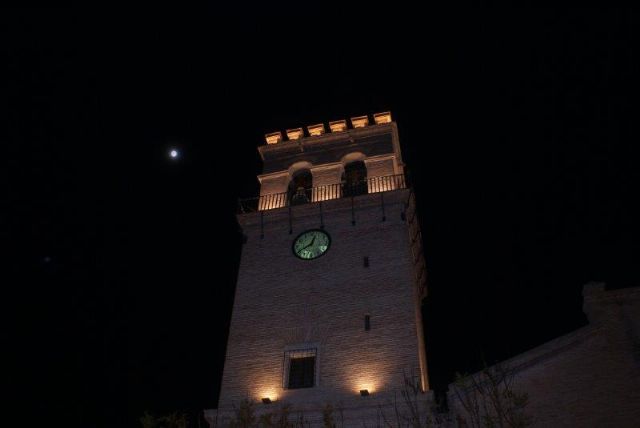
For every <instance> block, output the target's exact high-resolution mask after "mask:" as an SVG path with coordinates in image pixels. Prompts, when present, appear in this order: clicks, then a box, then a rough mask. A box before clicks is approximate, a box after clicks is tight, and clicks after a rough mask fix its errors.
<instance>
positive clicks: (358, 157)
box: [340, 152, 367, 167]
mask: <svg viewBox="0 0 640 428" xmlns="http://www.w3.org/2000/svg"><path fill="white" fill-rule="evenodd" d="M366 158H367V155H365V154H364V153H362V152H351V153H348V154H346V155H344V156H342V158H341V159H340V163H342V166H343V167H344V166H345V165H347V164H349V163H351V162H354V161H364V160H365V159H366Z"/></svg>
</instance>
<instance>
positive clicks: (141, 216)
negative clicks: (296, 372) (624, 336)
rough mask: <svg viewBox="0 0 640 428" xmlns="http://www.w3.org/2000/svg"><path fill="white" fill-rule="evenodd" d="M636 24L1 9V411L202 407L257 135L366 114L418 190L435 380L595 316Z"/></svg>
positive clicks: (626, 268) (226, 316)
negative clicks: (595, 285)
mask: <svg viewBox="0 0 640 428" xmlns="http://www.w3.org/2000/svg"><path fill="white" fill-rule="evenodd" d="M637 18H638V16H637V14H633V13H632V12H630V11H629V10H624V9H623V10H616V11H610V10H590V11H550V10H535V11H532V10H519V11H508V12H507V11H505V10H484V9H465V8H464V7H462V6H461V5H457V6H456V7H455V8H454V7H451V8H446V7H431V8H427V10H425V11H420V12H419V11H417V10H411V9H407V10H388V9H386V8H384V6H376V7H374V6H373V5H372V4H371V5H370V6H369V7H368V8H367V9H365V10H355V9H354V10H346V9H345V8H333V7H330V6H328V5H326V6H317V8H311V7H309V8H300V7H299V6H298V7H297V8H296V9H285V8H284V7H283V8H281V9H280V10H276V9H254V8H253V7H252V6H249V4H239V5H238V6H237V7H235V9H234V8H231V9H227V10H221V9H219V8H218V7H217V6H215V5H214V4H213V3H212V4H211V5H210V6H208V7H203V6H200V7H199V8H193V9H188V10H187V9H184V10H174V9H171V10H169V9H165V10H159V9H147V10H136V11H133V10H129V9H122V10H103V11H98V10H95V11H94V10H92V11H88V10H87V11H81V10H75V9H74V10H71V9H70V10H60V9H56V10H37V11H33V10H17V11H16V10H13V11H5V12H3V13H2V27H3V29H4V36H3V38H2V40H3V52H2V53H3V62H4V64H5V65H4V67H3V68H4V69H5V70H8V78H5V79H3V90H2V93H3V97H2V98H3V100H4V101H5V102H4V103H3V105H2V109H3V115H2V116H3V119H4V120H3V122H4V124H5V125H4V126H2V134H1V135H2V148H3V150H4V155H3V156H2V157H1V158H2V161H1V162H2V163H1V165H2V167H1V169H0V171H1V173H2V180H1V181H2V186H1V187H0V188H1V189H2V195H3V197H2V207H3V208H2V210H1V212H0V226H1V233H2V241H3V243H4V244H5V245H3V246H4V247H5V249H8V252H9V253H10V257H9V258H7V259H5V262H8V263H7V268H5V269H4V272H5V275H3V277H2V278H1V279H0V283H1V284H2V285H3V287H2V288H3V291H4V294H5V299H4V305H3V306H5V311H3V312H4V313H5V314H8V315H10V321H9V322H8V324H7V325H9V326H10V327H11V328H10V329H9V339H10V342H9V343H11V344H12V346H10V347H9V348H10V349H12V350H18V352H17V353H15V357H13V359H12V360H11V365H9V366H7V367H8V368H9V369H8V370H7V371H8V374H7V375H6V376H8V378H9V381H10V384H11V385H12V386H11V388H12V390H13V391H14V394H13V395H14V397H15V398H17V399H18V401H22V402H23V405H24V407H15V408H14V410H13V412H14V413H15V415H19V416H20V418H23V419H24V418H28V419H32V418H37V417H46V418H50V420H54V421H64V424H63V425H64V426H66V427H134V426H137V418H138V417H140V416H141V415H142V413H143V412H144V410H149V411H152V412H155V413H156V414H158V413H166V412H170V411H184V412H188V413H189V414H190V415H192V420H193V419H194V418H195V416H193V415H197V413H198V411H200V410H202V409H203V408H212V407H215V405H216V403H217V397H218V393H219V384H220V378H221V375H222V362H223V360H224V353H225V346H226V339H227V330H228V327H229V320H230V316H231V307H232V303H233V293H234V287H235V280H236V275H237V269H238V263H239V255H240V250H241V235H240V233H239V229H238V226H237V224H236V221H235V213H236V208H237V199H238V198H239V197H248V196H255V195H256V194H257V192H258V183H257V180H256V178H255V176H256V175H257V174H259V173H260V167H261V166H260V160H259V156H258V153H257V150H256V147H257V146H258V145H260V144H262V143H263V141H264V140H263V135H264V133H266V132H271V131H275V130H284V129H285V128H292V127H298V126H306V125H309V124H313V123H318V122H325V123H326V122H328V121H330V120H336V119H342V118H348V117H352V116H358V115H362V114H372V113H375V112H379V111H386V110H390V111H391V112H392V115H393V117H394V119H395V120H396V121H397V123H398V127H399V132H400V141H401V145H402V150H403V156H404V160H405V162H406V164H407V169H408V171H409V172H410V175H411V181H412V183H413V186H414V189H415V193H416V197H417V201H418V209H419V212H420V217H421V224H422V229H423V235H424V248H425V252H426V254H425V257H426V260H427V266H428V271H429V292H430V295H429V298H428V299H427V301H426V303H425V306H424V311H423V312H424V319H425V329H426V335H427V353H428V363H429V375H430V379H431V384H432V388H434V389H436V390H437V391H439V392H440V391H443V390H444V388H446V385H447V383H448V382H449V381H450V380H451V379H452V377H453V374H454V373H455V372H456V371H459V372H472V371H475V370H477V369H478V368H479V367H481V366H482V363H483V361H486V362H488V363H492V362H495V361H499V360H503V359H505V358H508V357H510V356H514V355H516V354H518V353H520V352H523V351H526V350H527V349H531V348H532V347H534V346H537V345H540V344H542V343H544V342H545V341H548V340H550V339H553V338H555V337H557V336H559V335H562V334H565V333H568V332H570V331H572V330H574V329H576V328H579V327H581V326H583V325H585V324H586V322H587V321H586V318H585V316H584V315H583V313H582V310H581V305H582V297H581V290H582V286H583V285H584V284H585V283H586V282H588V281H592V280H597V281H605V282H607V284H608V285H609V286H611V287H627V286H634V285H635V286H637V285H638V284H639V283H640V282H639V279H640V270H639V269H638V260H639V245H640V244H639V242H640V241H639V240H638V238H639V235H640V233H639V232H640V231H639V226H638V222H637V219H638V218H640V212H639V210H638V209H637V208H636V206H635V205H636V204H635V203H636V199H637V197H638V189H637V184H638V183H639V182H640V177H639V172H638V167H637V164H638V159H639V156H638V155H639V154H640V153H639V152H640V150H639V149H638V141H639V139H638V133H637V113H633V112H634V111H637V103H638V97H637V96H636V94H635V93H634V92H633V91H632V88H633V87H634V86H635V84H636V83H637V82H636V81H637V79H638V76H639V75H640V73H639V71H640V70H639V67H638V56H637V52H638V46H637V44H634V43H633V42H632V40H633V39H634V32H635V33H636V34H635V37H637V36H638V35H637V25H638V19H637ZM632 118H633V122H632ZM171 148H176V149H177V150H179V151H180V153H181V155H180V157H179V158H177V159H170V158H169V156H168V151H169V150H170V149H171ZM13 355H14V353H13V352H11V353H10V356H13ZM29 425H30V424H29V423H24V424H22V426H29ZM53 426H60V425H57V423H56V424H54V425H53Z"/></svg>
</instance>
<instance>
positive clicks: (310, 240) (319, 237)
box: [293, 229, 331, 260]
mask: <svg viewBox="0 0 640 428" xmlns="http://www.w3.org/2000/svg"><path fill="white" fill-rule="evenodd" d="M330 245H331V238H329V235H327V233H326V232H324V231H322V230H318V229H315V230H307V231H306V232H302V233H301V234H300V235H298V237H297V238H296V239H295V240H294V241H293V254H295V255H296V257H298V258H301V259H303V260H312V259H315V258H318V257H320V256H321V255H323V254H324V253H326V252H327V250H328V249H329V246H330Z"/></svg>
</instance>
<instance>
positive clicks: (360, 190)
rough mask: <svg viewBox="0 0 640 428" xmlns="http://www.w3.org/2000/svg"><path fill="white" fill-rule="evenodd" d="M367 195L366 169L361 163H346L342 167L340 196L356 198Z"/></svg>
mask: <svg viewBox="0 0 640 428" xmlns="http://www.w3.org/2000/svg"><path fill="white" fill-rule="evenodd" d="M366 193H368V189H367V167H366V165H365V164H364V162H363V161H355V162H351V163H348V164H347V165H346V166H345V167H344V174H343V176H342V194H343V195H344V196H357V195H364V194H366Z"/></svg>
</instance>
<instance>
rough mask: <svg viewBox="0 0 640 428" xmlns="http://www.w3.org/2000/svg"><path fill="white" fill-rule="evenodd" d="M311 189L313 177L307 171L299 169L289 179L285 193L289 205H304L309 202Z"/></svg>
mask: <svg viewBox="0 0 640 428" xmlns="http://www.w3.org/2000/svg"><path fill="white" fill-rule="evenodd" d="M312 187H313V177H312V176H311V171H309V170H308V169H301V170H298V171H296V173H295V174H294V175H293V177H292V178H291V181H290V182H289V189H288V192H287V195H288V200H289V203H290V204H291V205H299V204H306V203H308V202H310V201H311V188H312Z"/></svg>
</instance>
